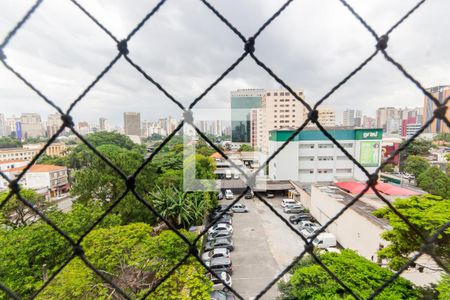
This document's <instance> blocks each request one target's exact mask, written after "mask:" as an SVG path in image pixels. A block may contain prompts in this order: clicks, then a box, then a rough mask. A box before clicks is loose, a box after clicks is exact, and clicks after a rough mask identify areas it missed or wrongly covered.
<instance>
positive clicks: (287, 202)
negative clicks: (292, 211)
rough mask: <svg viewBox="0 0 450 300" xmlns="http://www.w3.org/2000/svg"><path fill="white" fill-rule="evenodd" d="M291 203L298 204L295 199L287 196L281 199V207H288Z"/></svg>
mask: <svg viewBox="0 0 450 300" xmlns="http://www.w3.org/2000/svg"><path fill="white" fill-rule="evenodd" d="M289 204H297V202H296V201H295V200H294V199H289V198H285V199H283V200H281V207H286V206H287V205H289Z"/></svg>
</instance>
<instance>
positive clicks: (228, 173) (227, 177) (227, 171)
mask: <svg viewBox="0 0 450 300" xmlns="http://www.w3.org/2000/svg"><path fill="white" fill-rule="evenodd" d="M231 177H232V176H231V170H226V171H225V178H226V179H231Z"/></svg>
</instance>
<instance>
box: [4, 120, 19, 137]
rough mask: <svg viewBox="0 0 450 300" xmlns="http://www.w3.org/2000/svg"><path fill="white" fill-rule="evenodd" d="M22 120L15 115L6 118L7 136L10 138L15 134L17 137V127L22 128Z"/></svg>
mask: <svg viewBox="0 0 450 300" xmlns="http://www.w3.org/2000/svg"><path fill="white" fill-rule="evenodd" d="M18 124H20V118H18V117H16V116H15V115H13V116H12V117H10V118H5V135H6V136H10V135H11V134H14V135H15V136H16V137H17V133H16V131H17V127H20V125H18Z"/></svg>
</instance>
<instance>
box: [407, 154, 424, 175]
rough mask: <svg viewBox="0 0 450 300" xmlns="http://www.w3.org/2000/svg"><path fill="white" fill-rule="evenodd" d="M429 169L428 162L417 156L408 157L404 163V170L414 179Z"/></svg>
mask: <svg viewBox="0 0 450 300" xmlns="http://www.w3.org/2000/svg"><path fill="white" fill-rule="evenodd" d="M429 167H430V164H429V163H428V160H426V159H425V158H423V157H420V156H417V155H410V156H408V158H407V159H406V161H405V168H404V170H405V171H406V172H407V173H409V174H413V175H414V176H415V177H416V178H418V177H419V175H420V174H422V173H423V172H425V171H426V170H427V169H428V168H429Z"/></svg>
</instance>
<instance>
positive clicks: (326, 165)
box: [269, 127, 383, 183]
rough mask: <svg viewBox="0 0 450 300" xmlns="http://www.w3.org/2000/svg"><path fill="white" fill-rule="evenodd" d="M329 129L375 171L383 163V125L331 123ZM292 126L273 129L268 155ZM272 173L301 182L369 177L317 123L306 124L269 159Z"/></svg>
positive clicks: (344, 145)
mask: <svg viewBox="0 0 450 300" xmlns="http://www.w3.org/2000/svg"><path fill="white" fill-rule="evenodd" d="M326 129H327V131H328V132H329V133H330V134H331V135H332V136H333V137H334V138H335V139H336V140H337V141H338V142H339V143H340V144H341V145H342V146H343V147H344V148H345V150H346V151H347V152H348V153H350V155H352V156H353V157H354V158H356V160H357V161H358V162H359V163H360V164H361V165H362V166H364V167H365V168H366V169H367V171H368V172H369V173H373V172H374V171H375V170H376V168H377V167H378V166H379V165H380V163H381V141H382V134H383V131H382V130H381V129H355V128H351V127H329V128H326ZM293 133H294V131H293V130H273V131H271V132H270V142H269V155H271V154H272V153H274V152H275V151H276V150H277V149H278V148H279V147H280V146H281V145H282V144H283V143H284V142H285V141H286V140H287V139H288V138H289V137H290V136H291V135H292V134H293ZM269 177H270V178H271V179H275V180H295V181H300V182H302V183H312V182H333V181H334V180H335V179H344V178H345V179H350V178H354V179H356V180H361V181H366V180H367V177H366V175H365V174H364V173H363V172H362V171H361V170H360V169H359V168H358V167H357V166H355V164H354V163H353V162H352V161H351V160H349V159H348V157H347V156H346V155H345V154H344V153H343V152H342V151H341V150H340V149H339V148H337V147H336V146H335V145H334V144H333V143H332V142H331V141H330V140H329V139H328V138H327V137H326V136H325V135H324V134H323V133H322V132H321V131H320V130H318V128H317V127H307V128H305V129H304V130H302V131H301V132H300V133H299V134H297V135H296V136H295V137H294V139H293V140H292V141H291V142H290V143H289V144H287V145H286V147H285V148H284V149H283V151H281V152H280V153H278V155H277V156H275V157H274V159H273V160H272V161H270V163H269Z"/></svg>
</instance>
